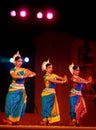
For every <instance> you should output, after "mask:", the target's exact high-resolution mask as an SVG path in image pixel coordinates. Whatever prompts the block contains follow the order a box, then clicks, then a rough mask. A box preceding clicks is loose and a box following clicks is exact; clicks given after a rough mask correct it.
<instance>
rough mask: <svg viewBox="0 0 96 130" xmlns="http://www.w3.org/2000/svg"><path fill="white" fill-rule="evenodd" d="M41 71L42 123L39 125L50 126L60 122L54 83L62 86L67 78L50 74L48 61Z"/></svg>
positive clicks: (51, 67) (50, 68)
mask: <svg viewBox="0 0 96 130" xmlns="http://www.w3.org/2000/svg"><path fill="white" fill-rule="evenodd" d="M42 71H45V75H44V84H45V88H44V89H43V91H42V93H41V97H42V121H41V122H40V124H41V125H51V124H52V123H55V122H59V121H60V113H59V107H58V101H57V97H56V91H55V87H56V83H59V84H64V83H66V82H68V80H67V76H66V75H64V77H61V76H59V75H57V74H54V73H52V71H53V66H52V64H51V63H50V62H49V60H47V61H44V62H43V63H42Z"/></svg>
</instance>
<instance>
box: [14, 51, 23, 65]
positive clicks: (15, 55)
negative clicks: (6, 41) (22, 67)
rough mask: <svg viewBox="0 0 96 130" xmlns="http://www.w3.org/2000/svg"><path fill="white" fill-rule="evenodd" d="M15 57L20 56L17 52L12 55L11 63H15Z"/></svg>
mask: <svg viewBox="0 0 96 130" xmlns="http://www.w3.org/2000/svg"><path fill="white" fill-rule="evenodd" d="M17 56H19V57H21V55H20V54H19V51H17V53H16V54H14V55H13V58H12V59H13V63H15V58H16V57H17Z"/></svg>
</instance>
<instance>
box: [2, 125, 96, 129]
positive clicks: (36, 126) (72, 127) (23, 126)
mask: <svg viewBox="0 0 96 130" xmlns="http://www.w3.org/2000/svg"><path fill="white" fill-rule="evenodd" d="M17 129H18V130H21V129H22V130H96V127H81V126H80V127H74V126H40V125H18V126H17V125H14V126H11V125H0V130H17Z"/></svg>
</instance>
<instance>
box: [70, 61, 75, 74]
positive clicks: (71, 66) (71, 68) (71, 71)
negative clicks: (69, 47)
mask: <svg viewBox="0 0 96 130" xmlns="http://www.w3.org/2000/svg"><path fill="white" fill-rule="evenodd" d="M73 66H74V63H73V62H72V64H71V65H69V71H70V73H71V74H73Z"/></svg>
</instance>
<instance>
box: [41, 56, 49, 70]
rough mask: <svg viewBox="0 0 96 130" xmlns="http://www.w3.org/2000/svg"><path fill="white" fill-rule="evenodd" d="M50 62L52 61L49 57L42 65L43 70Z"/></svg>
mask: <svg viewBox="0 0 96 130" xmlns="http://www.w3.org/2000/svg"><path fill="white" fill-rule="evenodd" d="M48 63H50V62H49V59H48V60H47V61H43V63H42V66H41V67H42V71H44V70H46V64H48Z"/></svg>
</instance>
